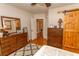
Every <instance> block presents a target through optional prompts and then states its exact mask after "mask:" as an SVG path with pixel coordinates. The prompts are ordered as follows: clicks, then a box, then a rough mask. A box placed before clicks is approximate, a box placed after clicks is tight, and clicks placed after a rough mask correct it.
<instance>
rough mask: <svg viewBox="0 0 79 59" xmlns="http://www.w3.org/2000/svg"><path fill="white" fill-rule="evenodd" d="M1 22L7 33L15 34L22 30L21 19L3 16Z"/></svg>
mask: <svg viewBox="0 0 79 59" xmlns="http://www.w3.org/2000/svg"><path fill="white" fill-rule="evenodd" d="M1 22H2V30H3V32H4V31H5V33H7V32H8V33H13V32H16V31H17V30H20V29H21V25H20V19H19V18H14V17H6V16H1Z"/></svg>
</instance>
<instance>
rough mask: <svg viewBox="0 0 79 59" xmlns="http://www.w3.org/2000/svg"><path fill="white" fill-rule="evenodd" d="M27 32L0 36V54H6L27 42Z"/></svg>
mask: <svg viewBox="0 0 79 59" xmlns="http://www.w3.org/2000/svg"><path fill="white" fill-rule="evenodd" d="M27 43H28V42H27V33H20V34H14V35H11V36H7V37H3V38H0V55H2V56H6V55H9V54H10V53H12V52H14V51H16V50H18V49H20V48H22V47H24V46H25V45H26V44H27Z"/></svg>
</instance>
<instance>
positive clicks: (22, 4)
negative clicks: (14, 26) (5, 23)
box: [9, 3, 71, 13]
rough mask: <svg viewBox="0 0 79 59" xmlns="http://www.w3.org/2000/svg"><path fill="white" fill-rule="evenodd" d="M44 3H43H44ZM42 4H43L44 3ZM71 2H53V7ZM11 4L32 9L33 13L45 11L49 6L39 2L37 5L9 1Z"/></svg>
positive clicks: (24, 8)
mask: <svg viewBox="0 0 79 59" xmlns="http://www.w3.org/2000/svg"><path fill="white" fill-rule="evenodd" d="M42 4H43V3H42ZM42 4H41V5H42ZM70 4H71V3H51V7H52V8H56V7H61V6H65V5H70ZM9 5H12V6H14V7H17V8H20V9H23V10H27V11H30V12H32V13H44V12H47V7H46V6H45V5H44V4H43V6H40V5H39V4H37V5H36V6H31V3H9Z"/></svg>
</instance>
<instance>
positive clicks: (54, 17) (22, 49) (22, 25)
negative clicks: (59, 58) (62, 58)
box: [0, 3, 79, 56]
mask: <svg viewBox="0 0 79 59" xmlns="http://www.w3.org/2000/svg"><path fill="white" fill-rule="evenodd" d="M65 13H67V14H68V15H65ZM78 13H79V4H78V3H49V4H48V6H47V4H45V3H37V4H34V5H33V4H32V3H2V4H0V37H1V38H0V39H1V40H0V43H1V44H0V55H1V56H5V55H8V56H32V55H35V53H36V52H39V50H40V49H41V47H43V45H49V46H51V47H55V48H58V49H62V50H63V49H66V50H67V52H68V53H69V54H67V53H66V54H65V53H64V54H62V53H60V55H77V54H78V53H79V51H78V49H79V48H78V46H79V45H78V29H79V28H78V16H75V14H77V15H78ZM73 15H74V17H72V18H71V19H72V20H73V19H74V18H76V17H77V18H76V20H75V21H74V20H73V21H68V20H69V19H70V18H69V17H68V16H73ZM64 16H65V17H67V18H64ZM71 19H70V20H71ZM66 20H67V21H66ZM67 22H71V23H68V27H67V26H65V24H66V23H67ZM5 24H6V25H5ZM73 24H77V25H73ZM13 25H14V26H13ZM64 26H65V27H64ZM66 30H67V31H68V32H66ZM7 31H8V33H7ZM71 37H72V38H71ZM68 38H70V40H69V39H68ZM75 38H76V39H77V40H74V39H75ZM6 39H7V40H6ZM25 41H26V42H25ZM9 42H10V43H9ZM11 42H12V43H11ZM30 43H32V45H33V46H32V45H31V44H30ZM28 46H29V47H28ZM63 46H64V47H63ZM13 48H14V49H13ZM33 48H34V49H33ZM27 49H28V50H27ZM60 51H61V50H60ZM71 51H72V52H71ZM61 52H64V51H61ZM55 54H56V55H57V52H56V53H55ZM55 54H54V55H55ZM45 55H46V54H45ZM50 55H51V54H49V55H48V56H50Z"/></svg>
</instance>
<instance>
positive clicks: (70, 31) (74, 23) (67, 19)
mask: <svg viewBox="0 0 79 59" xmlns="http://www.w3.org/2000/svg"><path fill="white" fill-rule="evenodd" d="M63 49H65V50H69V51H72V52H76V53H79V9H74V10H70V11H67V12H66V13H65V15H64V30H63Z"/></svg>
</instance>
